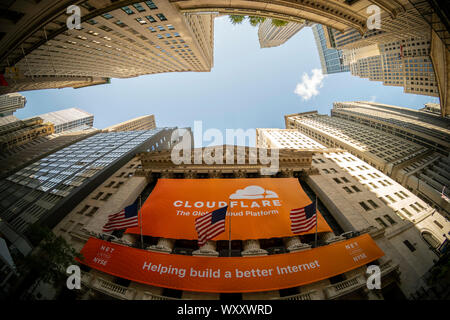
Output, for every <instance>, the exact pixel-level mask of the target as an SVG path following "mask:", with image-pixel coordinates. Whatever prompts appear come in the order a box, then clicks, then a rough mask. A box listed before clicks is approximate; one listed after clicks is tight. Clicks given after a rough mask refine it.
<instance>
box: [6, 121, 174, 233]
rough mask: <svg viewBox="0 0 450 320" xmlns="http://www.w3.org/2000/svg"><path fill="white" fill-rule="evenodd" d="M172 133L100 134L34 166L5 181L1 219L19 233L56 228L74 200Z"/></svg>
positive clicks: (160, 131)
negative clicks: (42, 227)
mask: <svg viewBox="0 0 450 320" xmlns="http://www.w3.org/2000/svg"><path fill="white" fill-rule="evenodd" d="M170 132H171V131H170V130H167V129H155V130H147V131H132V132H105V133H97V134H95V135H93V136H90V137H88V138H86V139H83V140H81V141H79V142H77V143H74V144H72V145H70V146H68V147H65V148H63V149H61V150H58V151H57V152H54V153H52V154H50V155H48V156H47V157H45V158H43V159H40V160H38V161H35V162H33V163H31V164H30V165H28V166H26V167H25V168H23V169H21V170H19V171H18V172H16V173H14V174H13V175H11V176H9V177H7V178H6V179H4V180H3V181H2V182H1V185H0V189H1V190H2V191H1V198H2V202H1V208H2V210H1V211H2V213H1V215H0V218H1V219H2V220H4V221H7V222H8V223H9V224H11V225H12V226H13V227H14V228H16V229H17V230H18V231H19V232H24V231H26V230H27V229H28V227H29V225H30V224H32V223H35V222H37V221H39V223H40V224H43V225H48V226H50V227H53V226H54V225H55V224H56V223H58V221H59V220H61V219H62V218H63V217H64V215H65V214H66V213H67V212H68V211H70V209H71V206H72V205H74V204H76V201H75V200H76V199H80V197H82V196H83V194H84V195H86V194H87V193H89V191H90V190H91V188H93V187H94V186H96V185H98V183H99V182H101V180H102V179H105V178H106V177H107V176H108V173H109V172H110V171H111V170H113V168H116V169H117V168H119V167H121V166H122V165H123V164H124V163H126V162H127V161H129V160H130V159H131V158H132V157H133V156H134V155H135V154H136V153H137V152H139V151H143V150H147V149H151V147H152V146H153V145H154V144H156V142H160V140H161V139H162V138H164V137H166V136H167V135H168V134H169V133H170ZM104 196H105V198H106V197H108V196H110V195H107V194H105V195H104Z"/></svg>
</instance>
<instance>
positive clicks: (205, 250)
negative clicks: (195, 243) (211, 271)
mask: <svg viewBox="0 0 450 320" xmlns="http://www.w3.org/2000/svg"><path fill="white" fill-rule="evenodd" d="M192 255H193V256H213V257H218V256H219V252H217V251H216V242H215V241H207V242H206V243H205V244H204V245H203V246H201V247H200V248H199V249H198V250H195V251H194V252H192Z"/></svg>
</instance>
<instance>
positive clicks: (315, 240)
mask: <svg viewBox="0 0 450 320" xmlns="http://www.w3.org/2000/svg"><path fill="white" fill-rule="evenodd" d="M315 207H316V208H315V209H316V235H315V237H314V238H315V239H314V248H317V216H318V214H317V207H318V203H317V194H316V205H315Z"/></svg>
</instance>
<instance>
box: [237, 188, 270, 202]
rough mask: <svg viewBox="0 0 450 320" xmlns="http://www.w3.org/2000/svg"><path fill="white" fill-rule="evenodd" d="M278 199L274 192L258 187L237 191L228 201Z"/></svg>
mask: <svg viewBox="0 0 450 320" xmlns="http://www.w3.org/2000/svg"><path fill="white" fill-rule="evenodd" d="M270 198H278V194H276V192H274V191H270V190H265V189H264V188H261V187H260V186H248V187H247V188H244V189H240V190H237V191H236V192H235V193H233V194H232V195H231V196H230V199H270Z"/></svg>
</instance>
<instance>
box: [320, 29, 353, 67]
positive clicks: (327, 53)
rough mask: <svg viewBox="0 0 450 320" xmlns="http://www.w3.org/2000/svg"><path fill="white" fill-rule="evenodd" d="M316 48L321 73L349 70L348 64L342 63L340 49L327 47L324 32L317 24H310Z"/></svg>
mask: <svg viewBox="0 0 450 320" xmlns="http://www.w3.org/2000/svg"><path fill="white" fill-rule="evenodd" d="M312 29H313V33H314V39H315V40H316V45H317V50H318V51H319V57H320V63H321V64H322V73H323V74H332V73H339V72H348V71H350V68H349V66H346V65H344V61H343V57H342V50H337V49H330V48H328V47H327V43H326V39H325V32H324V30H323V27H322V26H321V25H319V24H315V25H313V26H312Z"/></svg>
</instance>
